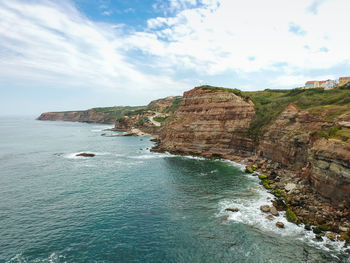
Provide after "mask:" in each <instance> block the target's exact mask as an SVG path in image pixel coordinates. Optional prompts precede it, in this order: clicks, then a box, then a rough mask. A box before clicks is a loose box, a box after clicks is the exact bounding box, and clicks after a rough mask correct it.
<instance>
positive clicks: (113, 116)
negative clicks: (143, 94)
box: [92, 106, 145, 121]
mask: <svg viewBox="0 0 350 263" xmlns="http://www.w3.org/2000/svg"><path fill="white" fill-rule="evenodd" d="M144 109H145V107H144V106H136V107H132V106H125V107H124V106H115V107H103V108H93V109H92V110H93V111H94V112H96V113H103V114H105V115H106V117H105V120H106V121H108V120H117V119H120V118H122V117H124V116H128V115H131V114H133V113H134V112H138V111H142V110H144Z"/></svg>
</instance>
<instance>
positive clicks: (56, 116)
mask: <svg viewBox="0 0 350 263" xmlns="http://www.w3.org/2000/svg"><path fill="white" fill-rule="evenodd" d="M38 120H42V121H73V122H88V123H106V124H112V123H114V122H115V120H114V119H110V118H108V114H106V113H104V112H96V111H94V110H92V109H91V110H86V111H66V112H45V113H42V114H41V115H40V116H39V118H38Z"/></svg>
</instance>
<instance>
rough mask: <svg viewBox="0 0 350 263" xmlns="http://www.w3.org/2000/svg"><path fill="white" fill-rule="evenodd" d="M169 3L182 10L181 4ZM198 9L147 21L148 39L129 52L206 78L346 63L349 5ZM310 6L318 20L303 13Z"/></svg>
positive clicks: (224, 4)
mask: <svg viewBox="0 0 350 263" xmlns="http://www.w3.org/2000/svg"><path fill="white" fill-rule="evenodd" d="M173 2H174V3H173ZM198 2H199V1H198ZM170 3H173V6H177V7H180V6H181V1H171V2H170ZM200 4H201V6H200V7H197V8H192V9H185V10H182V11H181V12H179V13H177V14H176V15H175V16H173V17H157V18H153V19H150V20H149V21H148V29H149V31H148V33H147V34H144V33H136V34H134V35H133V36H131V38H130V39H129V40H130V43H132V45H131V46H132V47H134V48H135V47H139V48H140V49H141V50H143V52H148V53H149V54H152V55H155V56H158V59H159V61H158V62H159V63H160V64H161V65H163V66H164V67H169V68H174V67H181V68H183V67H185V68H187V69H191V70H195V71H197V72H198V73H201V74H210V75H215V74H221V73H225V72H230V71H233V72H238V73H239V72H256V71H261V70H266V69H273V68H274V66H273V65H275V64H276V63H279V62H286V63H288V65H290V67H291V68H295V69H296V70H301V69H306V70H313V69H324V68H325V67H334V66H336V65H337V64H340V63H344V62H346V61H349V59H350V54H349V53H348V52H347V50H348V46H349V44H350V35H349V34H347V32H348V23H347V21H346V20H347V17H348V16H347V10H349V9H350V2H349V1H348V0H333V1H320V2H315V1H311V0H308V1H285V0H283V1H281V0H265V1H257V0H246V1H238V0H220V1H213V0H205V1H203V0H202V1H200ZM320 4H322V8H320ZM310 6H311V7H312V8H313V10H317V12H314V13H317V14H316V15H314V14H310V13H309V12H307V10H309V9H310ZM289 31H292V32H293V33H294V34H291V33H290V32H289ZM143 40H146V42H147V44H145V43H144V42H143ZM138 43H139V44H138ZM305 47H308V48H305ZM326 50H327V51H328V52H325V51H326ZM320 51H321V52H320ZM322 51H323V52H322ZM251 57H255V60H254V61H252V60H251V59H249V58H251Z"/></svg>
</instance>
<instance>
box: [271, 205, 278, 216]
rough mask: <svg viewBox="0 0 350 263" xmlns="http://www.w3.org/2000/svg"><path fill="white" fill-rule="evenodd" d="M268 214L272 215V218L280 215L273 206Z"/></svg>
mask: <svg viewBox="0 0 350 263" xmlns="http://www.w3.org/2000/svg"><path fill="white" fill-rule="evenodd" d="M270 213H271V214H272V215H274V216H279V215H280V214H279V213H278V211H277V209H276V207H274V206H272V207H271V208H270Z"/></svg>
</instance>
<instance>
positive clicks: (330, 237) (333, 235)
mask: <svg viewBox="0 0 350 263" xmlns="http://www.w3.org/2000/svg"><path fill="white" fill-rule="evenodd" d="M326 237H327V238H328V239H330V240H332V241H335V239H336V237H337V236H336V234H335V233H327V234H326Z"/></svg>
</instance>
